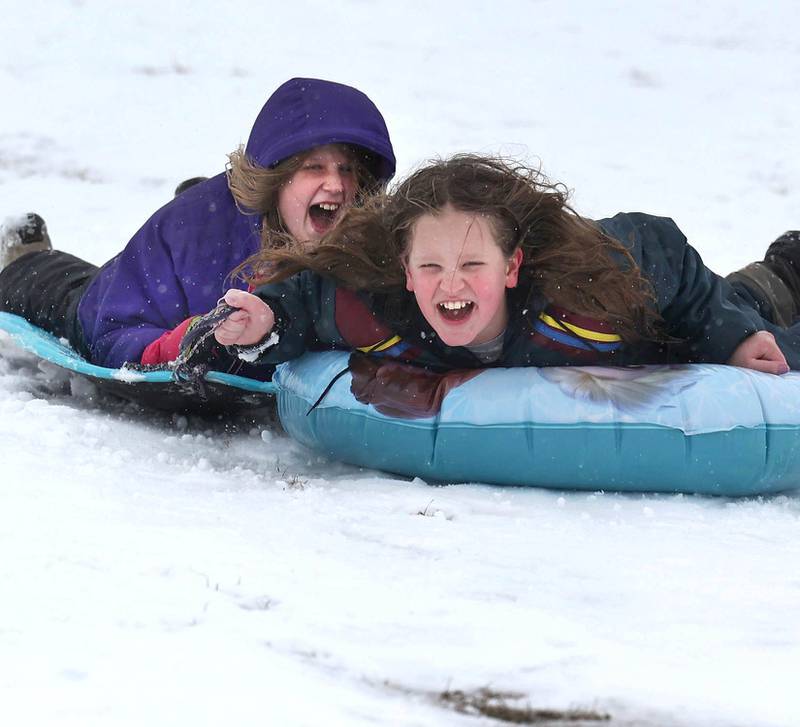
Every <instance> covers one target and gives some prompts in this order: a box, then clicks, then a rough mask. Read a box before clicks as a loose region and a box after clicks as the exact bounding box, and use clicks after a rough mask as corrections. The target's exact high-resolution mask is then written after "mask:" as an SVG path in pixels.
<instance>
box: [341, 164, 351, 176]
mask: <svg viewBox="0 0 800 727" xmlns="http://www.w3.org/2000/svg"><path fill="white" fill-rule="evenodd" d="M339 171H340V172H341V173H342V174H352V173H353V165H352V164H340V165H339Z"/></svg>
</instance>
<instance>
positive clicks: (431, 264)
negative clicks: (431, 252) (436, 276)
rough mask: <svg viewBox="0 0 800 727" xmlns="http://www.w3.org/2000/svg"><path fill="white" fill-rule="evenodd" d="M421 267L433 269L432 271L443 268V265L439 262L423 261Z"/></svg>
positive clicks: (422, 268)
mask: <svg viewBox="0 0 800 727" xmlns="http://www.w3.org/2000/svg"><path fill="white" fill-rule="evenodd" d="M419 268H420V270H431V271H434V270H441V269H442V266H441V265H439V264H438V263H422V264H421V265H420V266H419Z"/></svg>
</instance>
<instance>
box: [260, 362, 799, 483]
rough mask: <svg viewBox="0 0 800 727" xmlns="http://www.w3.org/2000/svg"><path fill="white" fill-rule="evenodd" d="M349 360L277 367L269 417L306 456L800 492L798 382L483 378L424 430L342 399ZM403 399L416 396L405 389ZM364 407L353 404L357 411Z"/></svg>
mask: <svg viewBox="0 0 800 727" xmlns="http://www.w3.org/2000/svg"><path fill="white" fill-rule="evenodd" d="M347 367H348V354H346V353H340V352H328V353H313V354H307V355H305V356H304V357H302V358H300V359H297V360H296V361H292V362H290V363H287V364H283V365H281V366H280V367H278V371H277V372H276V375H275V377H274V380H273V381H274V383H275V384H276V387H277V396H278V411H279V415H280V418H281V422H282V423H283V426H284V428H285V429H286V431H287V432H288V433H289V434H290V435H291V436H292V437H294V438H295V439H297V440H298V441H300V442H302V443H303V444H305V445H307V446H309V447H311V448H313V449H315V450H317V451H319V452H322V453H324V454H325V455H327V456H329V457H331V458H333V459H337V460H341V461H344V462H349V463H351V464H355V465H359V466H363V467H369V468H372V469H380V470H385V471H387V472H392V473H397V474H402V475H407V476H416V477H420V478H423V479H425V480H428V481H435V482H446V483H463V482H483V483H491V484H497V485H523V486H537V487H549V488H557V489H566V490H572V489H575V490H612V491H631V492H685V493H698V494H706V495H723V496H747V495H750V496H752V495H759V494H765V493H771V492H778V491H783V490H790V489H793V488H797V487H800V373H790V374H787V375H785V376H772V375H769V374H760V373H758V372H754V371H747V370H744V369H738V368H734V367H730V366H718V365H705V364H694V365H682V366H649V367H640V368H600V367H568V368H513V369H486V370H483V371H481V372H480V373H478V374H477V375H476V376H474V377H473V378H471V379H469V380H467V381H465V382H463V383H459V384H458V385H456V386H455V387H454V388H452V389H451V390H449V391H448V392H447V394H446V395H445V396H444V398H443V399H442V401H441V407H440V409H439V410H438V411H436V412H433V413H431V414H430V415H428V416H422V417H418V418H404V417H397V416H386V415H385V414H382V413H380V411H378V410H377V409H376V408H375V406H373V405H372V404H365V403H361V402H359V401H358V400H357V399H356V398H355V396H354V395H353V393H351V385H352V376H351V374H350V372H347V373H345V374H344V375H342V376H340V377H339V378H338V379H337V380H336V381H335V383H334V384H333V385H332V386H331V388H330V390H329V391H328V392H327V393H325V395H324V397H323V398H322V400H321V401H319V403H318V404H317V405H316V406H314V404H315V403H316V402H317V400H318V399H319V397H320V396H321V395H322V394H323V392H324V391H325V389H326V387H327V386H328V385H329V384H330V382H331V381H332V380H333V379H335V378H336V376H337V374H340V373H341V372H342V371H343V370H345V369H347ZM410 388H412V389H413V387H410ZM361 398H363V396H362V397H361Z"/></svg>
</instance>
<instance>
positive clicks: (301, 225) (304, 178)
mask: <svg viewBox="0 0 800 727" xmlns="http://www.w3.org/2000/svg"><path fill="white" fill-rule="evenodd" d="M357 189H358V177H357V173H356V168H355V165H354V160H353V157H352V154H351V153H350V152H349V151H348V150H347V148H346V147H344V146H342V145H341V144H328V145H327V146H318V147H316V148H314V149H312V150H311V151H310V152H309V153H308V154H307V155H306V156H305V158H304V159H303V161H302V166H301V167H300V169H298V170H297V171H296V172H295V173H294V174H293V175H292V176H291V177H290V178H289V179H288V181H287V182H286V183H285V184H284V185H283V186H282V187H281V189H280V191H279V192H278V212H279V214H280V218H281V220H282V221H283V224H284V226H285V227H286V229H287V231H288V232H289V234H290V235H291V236H292V237H294V239H295V240H298V241H300V242H302V241H305V240H319V239H320V238H321V237H322V236H323V235H324V234H325V233H326V232H328V230H330V229H331V228H333V226H334V225H335V224H336V223H337V222H338V221H339V219H340V218H341V216H342V214H344V210H345V208H346V207H347V206H348V205H350V204H352V203H353V200H354V199H355V196H356V191H357Z"/></svg>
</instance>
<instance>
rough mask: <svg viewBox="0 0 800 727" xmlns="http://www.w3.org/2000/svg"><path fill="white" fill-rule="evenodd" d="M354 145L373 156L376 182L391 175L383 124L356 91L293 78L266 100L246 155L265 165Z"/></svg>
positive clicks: (390, 152)
mask: <svg viewBox="0 0 800 727" xmlns="http://www.w3.org/2000/svg"><path fill="white" fill-rule="evenodd" d="M334 143H345V144H356V145H357V146H361V147H363V148H365V149H368V150H369V151H371V152H374V153H375V154H377V155H378V157H379V159H380V163H379V170H378V174H379V178H380V179H382V180H384V181H388V180H389V179H391V178H392V177H393V176H394V170H395V158H394V151H393V150H392V142H391V141H389V132H388V130H387V129H386V122H385V121H384V120H383V116H381V112H380V111H378V109H377V107H376V106H375V104H374V103H372V101H370V100H369V98H368V97H367V96H366V95H365V94H363V93H361V91H359V90H358V89H355V88H352V87H351V86H345V85H343V84H341V83H334V82H333V81H320V80H318V79H316V78H292V79H291V80H290V81H287V82H286V83H284V84H283V85H282V86H280V87H279V88H278V89H277V90H276V91H275V93H273V94H272V96H270V97H269V100H268V101H267V103H265V104H264V108H263V109H261V113H260V114H259V115H258V118H257V119H256V122H255V124H253V130H252V131H251V132H250V138H249V140H248V142H247V147H246V149H245V151H246V152H247V154H248V155H249V156H250V157H251V158H252V159H254V160H255V161H256V162H258V163H259V164H260V165H261V166H264V167H274V166H275V165H276V164H278V163H279V162H281V161H283V160H284V159H286V158H288V157H290V156H293V155H294V154H297V153H299V152H303V151H306V150H307V149H311V148H313V147H315V146H322V145H323V144H334Z"/></svg>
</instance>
